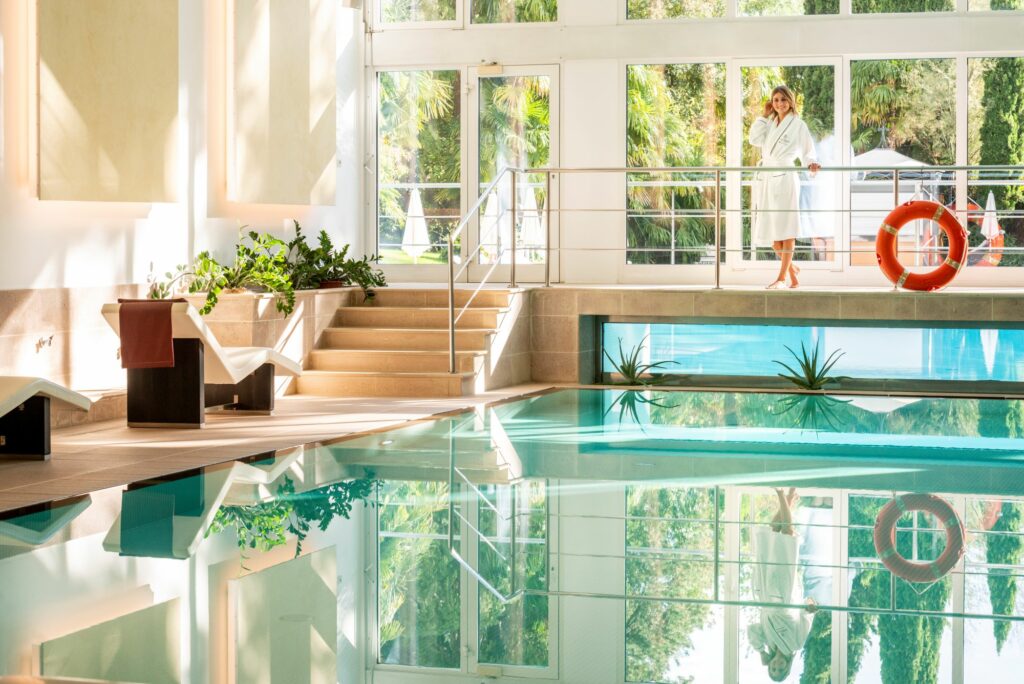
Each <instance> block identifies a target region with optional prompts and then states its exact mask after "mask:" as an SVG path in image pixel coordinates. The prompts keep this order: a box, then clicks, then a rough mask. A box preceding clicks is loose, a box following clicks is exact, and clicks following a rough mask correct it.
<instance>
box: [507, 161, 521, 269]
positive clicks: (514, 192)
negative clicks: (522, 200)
mask: <svg viewBox="0 0 1024 684" xmlns="http://www.w3.org/2000/svg"><path fill="white" fill-rule="evenodd" d="M517 178H518V175H517V173H516V172H515V171H514V170H513V171H512V231H511V232H512V264H511V268H510V269H509V278H508V286H509V287H515V286H516V218H517V217H516V214H517V213H518V208H519V207H518V200H519V191H518V189H517V188H516V180H517Z"/></svg>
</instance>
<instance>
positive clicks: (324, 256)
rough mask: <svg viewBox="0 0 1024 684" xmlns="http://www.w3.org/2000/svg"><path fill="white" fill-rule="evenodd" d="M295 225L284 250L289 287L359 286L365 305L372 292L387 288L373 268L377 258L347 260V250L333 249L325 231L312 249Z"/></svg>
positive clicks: (302, 288)
mask: <svg viewBox="0 0 1024 684" xmlns="http://www.w3.org/2000/svg"><path fill="white" fill-rule="evenodd" d="M294 223H295V238H294V239H293V240H292V241H291V242H289V243H288V245H287V247H288V264H289V268H290V269H291V279H292V286H293V287H294V288H295V289H296V290H304V289H313V288H317V287H320V288H329V287H344V286H346V285H358V286H359V287H361V288H362V289H363V296H364V301H367V300H372V299H373V297H374V292H373V288H375V287H384V286H385V285H387V280H386V279H385V277H384V273H383V272H382V271H381V270H380V269H375V268H374V267H373V265H372V264H375V263H377V262H378V261H379V260H380V257H378V256H376V255H370V256H363V258H362V259H350V258H349V257H348V249H349V246H348V245H344V246H343V247H341V248H340V249H336V248H335V247H334V243H333V242H332V241H331V237H330V236H329V235H328V234H327V231H326V230H321V231H320V235H319V236H318V237H317V244H316V245H315V246H311V245H310V244H309V243H308V242H307V241H306V236H305V235H303V234H302V226H301V225H300V224H299V222H298V221H295V222H294Z"/></svg>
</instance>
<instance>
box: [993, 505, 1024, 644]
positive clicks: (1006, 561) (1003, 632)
mask: <svg viewBox="0 0 1024 684" xmlns="http://www.w3.org/2000/svg"><path fill="white" fill-rule="evenodd" d="M1020 530H1021V507H1020V506H1019V505H1017V504H1013V503H1010V502H1003V505H1002V509H1001V510H1000V512H999V517H998V518H997V519H996V521H995V524H994V525H992V528H991V530H990V531H991V532H996V533H997V534H992V535H986V537H985V562H987V563H990V564H992V565H1019V564H1020V562H1021V559H1022V558H1024V539H1022V538H1021V537H1020V536H1018V534H1017V533H1018V532H1020ZM1000 532H1002V533H1003V534H998V533H1000ZM988 593H989V597H990V599H991V601H992V613H993V614H995V615H1013V613H1014V607H1015V605H1016V603H1017V578H1016V577H1014V575H1013V571H1012V570H1010V569H1009V568H989V571H988ZM1012 626H1013V623H1012V622H1008V621H1006V620H993V621H992V629H993V630H995V637H996V652H997V653H999V652H1002V650H1003V646H1004V645H1005V644H1006V639H1007V637H1009V636H1010V627H1012Z"/></svg>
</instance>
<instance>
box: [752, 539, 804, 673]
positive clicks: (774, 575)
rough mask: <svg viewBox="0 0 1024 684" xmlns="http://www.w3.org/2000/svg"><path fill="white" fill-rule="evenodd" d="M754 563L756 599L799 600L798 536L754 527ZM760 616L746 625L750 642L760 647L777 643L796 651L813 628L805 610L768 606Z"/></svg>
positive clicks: (770, 601)
mask: <svg viewBox="0 0 1024 684" xmlns="http://www.w3.org/2000/svg"><path fill="white" fill-rule="evenodd" d="M753 542H754V556H755V558H756V559H757V562H756V563H755V564H754V565H753V566H752V569H753V574H754V577H753V580H754V600H756V601H758V602H759V603H778V604H783V603H789V604H795V603H799V602H800V600H801V599H800V598H799V597H797V596H796V595H795V593H794V592H795V589H796V565H797V543H798V541H797V538H796V537H794V536H793V535H791V534H782V533H781V532H773V531H772V530H771V529H769V528H767V527H758V528H756V529H755V530H754V539H753ZM760 611H761V615H760V619H759V620H758V621H757V622H756V623H755V624H752V625H750V627H748V628H747V637H748V638H749V639H750V645H751V646H753V647H754V648H755V649H757V650H761V649H762V648H764V647H766V646H768V647H771V646H774V647H775V648H777V649H778V650H780V651H782V653H785V654H787V655H788V654H790V653H796V652H797V651H799V650H800V649H801V648H803V647H804V641H806V640H807V634H808V632H810V631H811V617H810V615H809V614H808V613H807V611H805V610H800V609H797V608H784V607H782V606H781V605H780V606H779V607H777V608H776V607H774V606H767V607H763V608H761V609H760Z"/></svg>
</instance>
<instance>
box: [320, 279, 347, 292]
mask: <svg viewBox="0 0 1024 684" xmlns="http://www.w3.org/2000/svg"><path fill="white" fill-rule="evenodd" d="M335 287H345V281H343V280H321V281H320V289H321V290H328V289H331V288H335Z"/></svg>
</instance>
